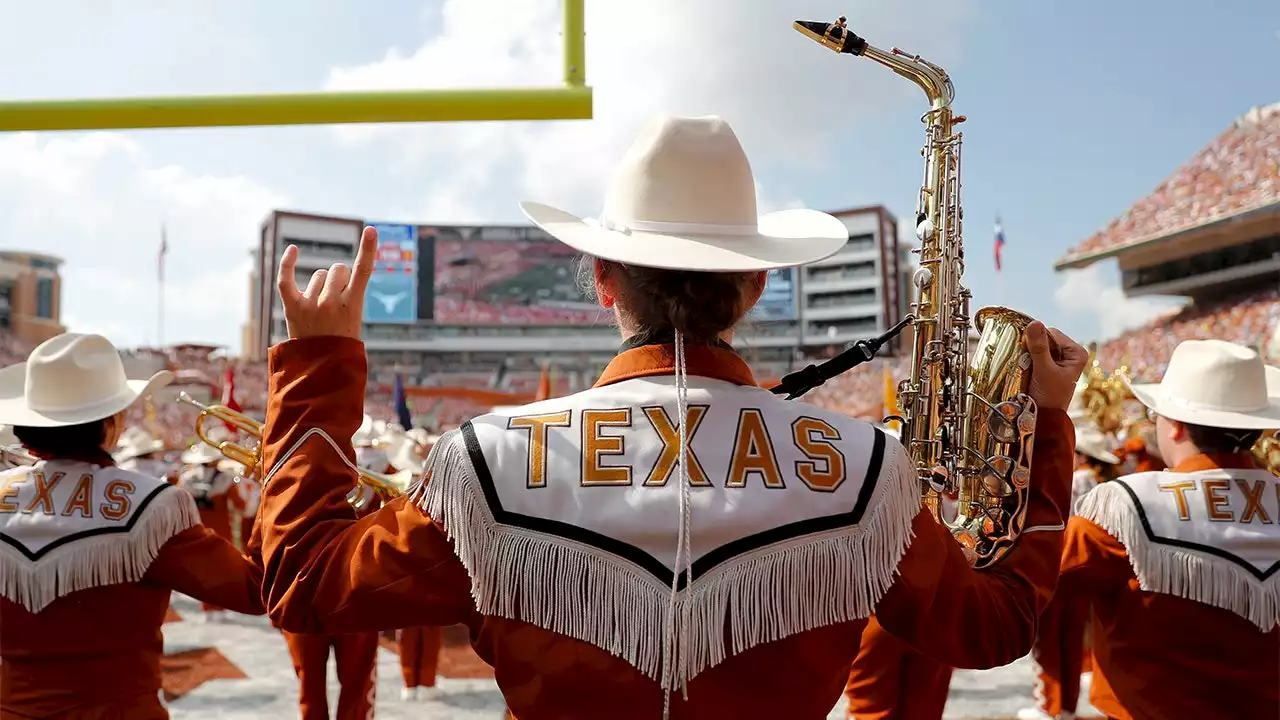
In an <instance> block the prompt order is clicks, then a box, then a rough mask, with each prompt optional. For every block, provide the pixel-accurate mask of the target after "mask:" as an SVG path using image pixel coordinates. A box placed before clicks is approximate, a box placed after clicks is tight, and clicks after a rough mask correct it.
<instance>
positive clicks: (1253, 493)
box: [1236, 478, 1271, 525]
mask: <svg viewBox="0 0 1280 720" xmlns="http://www.w3.org/2000/svg"><path fill="white" fill-rule="evenodd" d="M1267 484H1268V483H1267V482H1266V481H1265V480H1255V481H1253V483H1252V484H1251V483H1249V481H1247V480H1243V479H1240V478H1237V479H1236V487H1238V488H1240V492H1242V493H1244V503H1245V504H1244V512H1243V513H1241V514H1240V522H1242V523H1245V524H1248V523H1251V522H1253V517H1254V516H1255V515H1257V516H1258V517H1259V518H1261V519H1262V522H1263V524H1265V525H1270V524H1271V516H1270V515H1268V514H1267V509H1266V508H1265V507H1263V506H1262V491H1263V490H1266V489H1267Z"/></svg>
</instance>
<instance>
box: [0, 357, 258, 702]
mask: <svg viewBox="0 0 1280 720" xmlns="http://www.w3.org/2000/svg"><path fill="white" fill-rule="evenodd" d="M172 378H173V376H172V375H171V374H170V373H169V372H160V373H157V374H155V375H154V376H152V377H151V379H150V380H145V381H142V380H138V381H135V380H126V378H125V371H124V365H123V363H122V362H121V360H120V355H119V353H117V352H116V349H115V348H114V347H112V345H111V343H110V342H108V341H107V340H106V338H103V337H101V336H99V335H79V334H73V333H66V334H63V335H59V336H57V337H54V338H52V339H50V340H47V341H45V342H44V343H41V344H40V345H39V346H38V347H36V349H35V350H33V351H32V352H31V355H30V357H29V358H28V360H27V362H25V363H19V364H17V365H11V366H9V367H7V368H4V369H3V370H0V422H5V423H8V424H12V425H13V426H15V427H14V432H15V434H16V435H17V437H18V438H19V439H20V440H21V441H22V443H23V444H24V445H25V446H26V450H27V451H28V452H29V453H31V454H32V455H33V456H35V457H36V458H37V459H38V462H37V463H36V464H35V465H34V466H30V467H20V468H15V469H11V470H8V471H6V472H4V473H0V540H2V541H3V542H0V560H2V562H0V658H2V659H3V662H0V717H5V718H10V717H13V718H34V717H57V718H62V719H64V720H76V719H77V718H79V719H85V720H87V719H89V718H94V719H101V718H108V717H111V718H117V717H119V718H130V720H135V719H136V720H159V719H161V718H167V717H168V716H169V715H168V713H167V712H166V711H165V710H164V708H163V707H162V705H161V703H160V698H159V692H160V670H159V662H160V656H161V653H162V652H163V650H164V648H163V643H162V642H161V635H160V625H161V623H162V622H163V621H164V616H165V609H166V607H167V606H168V602H169V595H170V593H171V591H175V590H176V591H178V592H181V593H184V594H186V595H190V596H192V597H195V598H198V599H202V600H206V601H209V602H215V603H218V604H220V605H222V606H225V607H230V608H234V609H235V610H237V611H239V612H243V613H249V614H256V615H261V614H262V612H263V609H262V600H261V594H260V589H261V573H260V571H258V570H257V569H256V568H255V567H254V566H253V565H252V564H250V563H249V561H248V560H247V559H246V558H244V557H243V556H242V555H241V554H240V553H239V552H237V551H236V549H235V548H233V547H232V546H231V545H230V544H229V543H227V542H226V541H225V540H223V539H222V538H220V537H219V536H218V535H217V534H215V533H214V532H212V531H211V530H210V529H209V528H206V527H204V526H202V525H201V524H200V516H199V513H198V512H197V510H196V506H195V503H194V502H192V499H191V496H190V495H188V494H187V493H184V492H182V491H180V490H178V489H177V488H175V487H173V486H172V485H170V484H169V483H166V482H165V481H164V480H160V479H158V478H154V477H148V476H146V475H142V474H140V473H136V472H130V471H127V470H121V469H120V468H118V467H116V466H115V462H114V461H113V460H112V457H111V455H110V454H109V452H108V450H109V449H110V448H114V447H115V446H116V441H117V439H118V438H119V437H120V435H121V432H122V430H123V429H124V417H125V412H126V411H127V410H128V408H129V407H130V406H131V405H132V404H133V403H134V402H136V401H137V400H138V399H139V398H141V397H145V396H146V395H148V394H149V393H151V392H152V391H154V390H156V389H157V388H160V387H163V386H164V385H166V384H168V383H169V382H170V381H171V380H172Z"/></svg>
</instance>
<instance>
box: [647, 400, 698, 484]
mask: <svg viewBox="0 0 1280 720" xmlns="http://www.w3.org/2000/svg"><path fill="white" fill-rule="evenodd" d="M707 407H708V406H707V405H690V406H688V407H686V408H685V420H684V433H685V438H686V439H687V440H688V441H689V447H688V448H687V450H686V452H685V454H686V456H687V457H688V458H689V484H690V485H694V486H697V485H705V486H709V485H711V480H710V479H708V478H707V472H706V471H705V470H703V469H702V463H700V462H698V456H697V455H694V454H693V436H694V435H695V434H697V432H698V428H699V427H700V426H701V425H702V418H703V417H705V416H706V414H707ZM644 416H645V417H646V418H648V420H649V424H650V425H652V426H653V429H654V431H656V432H657V433H658V439H659V440H661V441H662V452H660V453H658V459H657V460H656V461H655V462H654V463H653V468H652V469H651V470H649V476H648V477H646V478H645V481H644V484H645V485H649V486H655V485H656V486H662V485H666V484H667V479H668V478H670V477H671V473H672V472H673V471H674V470H675V469H676V464H677V463H678V462H679V461H680V429H679V428H678V427H676V425H675V423H673V422H671V417H670V416H669V415H667V411H666V409H665V408H663V407H661V406H655V407H647V408H644Z"/></svg>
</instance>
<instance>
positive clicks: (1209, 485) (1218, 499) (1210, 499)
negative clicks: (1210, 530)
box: [1201, 480, 1236, 522]
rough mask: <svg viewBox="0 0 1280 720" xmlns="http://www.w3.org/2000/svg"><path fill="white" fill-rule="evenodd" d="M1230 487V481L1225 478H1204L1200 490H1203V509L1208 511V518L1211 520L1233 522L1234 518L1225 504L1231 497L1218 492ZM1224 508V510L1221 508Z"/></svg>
mask: <svg viewBox="0 0 1280 720" xmlns="http://www.w3.org/2000/svg"><path fill="white" fill-rule="evenodd" d="M1230 487H1231V483H1229V482H1227V481H1226V480H1204V481H1203V485H1202V488H1201V489H1202V490H1203V491H1204V509H1205V510H1206V511H1208V513H1209V520H1211V521H1213V522H1233V521H1234V520H1235V519H1236V516H1235V514H1234V513H1232V512H1231V507H1230V506H1229V505H1228V504H1227V503H1229V502H1230V501H1231V498H1226V497H1222V496H1220V495H1219V494H1218V493H1221V492H1226V491H1227V489H1228V488H1230ZM1223 508H1225V509H1226V512H1223V511H1222V509H1223Z"/></svg>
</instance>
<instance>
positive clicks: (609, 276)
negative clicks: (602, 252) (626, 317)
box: [591, 258, 618, 308]
mask: <svg viewBox="0 0 1280 720" xmlns="http://www.w3.org/2000/svg"><path fill="white" fill-rule="evenodd" d="M591 272H592V275H593V277H594V278H595V281H596V297H597V298H598V299H599V300H600V307H605V308H611V307H613V304H614V298H615V297H617V295H618V291H617V286H616V285H615V283H614V279H613V273H612V272H610V271H609V266H608V265H606V264H605V263H604V262H602V261H601V260H600V259H599V258H593V259H592V260H591Z"/></svg>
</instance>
